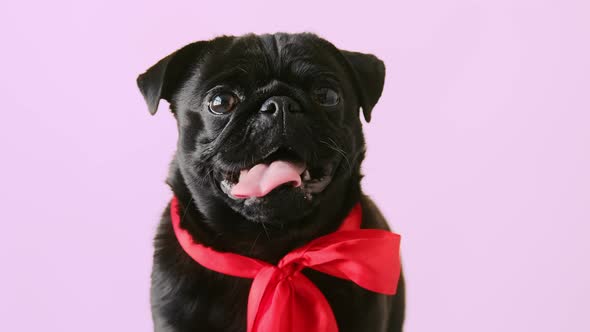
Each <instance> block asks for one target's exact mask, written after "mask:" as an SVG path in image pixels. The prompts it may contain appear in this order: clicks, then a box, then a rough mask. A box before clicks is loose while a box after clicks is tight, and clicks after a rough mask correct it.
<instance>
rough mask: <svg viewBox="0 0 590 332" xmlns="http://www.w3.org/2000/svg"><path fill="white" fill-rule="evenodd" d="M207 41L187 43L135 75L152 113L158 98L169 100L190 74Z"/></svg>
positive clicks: (155, 109) (154, 110)
mask: <svg viewBox="0 0 590 332" xmlns="http://www.w3.org/2000/svg"><path fill="white" fill-rule="evenodd" d="M208 44H209V42H208V41H199V42H195V43H192V44H189V45H187V46H185V47H183V48H181V49H179V50H178V51H176V52H174V53H172V54H170V55H168V56H167V57H165V58H164V59H162V60H160V61H158V63H156V64H155V65H153V66H152V67H150V68H149V69H148V70H147V71H146V72H145V73H143V74H141V75H139V77H137V86H138V87H139V91H141V94H142V95H143V98H144V99H145V102H146V103H147V106H148V110H149V111H150V113H151V114H152V115H154V114H156V111H157V110H158V104H159V103H160V99H164V100H167V101H168V102H170V101H171V99H172V96H173V95H174V93H175V92H176V91H177V90H178V88H179V86H180V84H181V83H182V82H184V81H185V80H186V79H187V78H188V77H189V76H190V74H191V72H192V70H193V66H192V65H194V64H196V63H198V62H199V60H200V59H201V58H202V56H203V54H205V52H206V50H207V46H208Z"/></svg>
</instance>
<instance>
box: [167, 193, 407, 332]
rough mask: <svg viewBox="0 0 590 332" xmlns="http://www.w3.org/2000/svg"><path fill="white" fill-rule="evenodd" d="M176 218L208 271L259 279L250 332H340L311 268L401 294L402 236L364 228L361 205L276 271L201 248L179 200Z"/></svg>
mask: <svg viewBox="0 0 590 332" xmlns="http://www.w3.org/2000/svg"><path fill="white" fill-rule="evenodd" d="M170 214H171V217H172V225H173V227H174V232H175V233H176V237H177V238H178V242H179V243H180V245H181V246H182V248H183V249H184V251H185V252H186V253H187V254H188V255H189V256H190V257H192V258H193V259H194V260H195V261H197V262H198V263H199V264H201V265H202V266H204V267H206V268H208V269H210V270H213V271H216V272H219V273H223V274H227V275H231V276H234V277H240V278H249V279H254V281H253V282H252V287H251V288H250V294H249V297H248V332H274V331H281V332H303V331H326V332H337V331H338V326H337V325H336V319H335V318H334V313H333V312H332V309H331V308H330V305H329V304H328V301H327V300H326V298H325V297H324V295H323V294H322V293H321V292H320V290H319V289H318V288H317V287H316V286H315V285H314V284H313V283H312V282H311V281H310V280H309V279H308V278H307V277H306V276H304V275H303V274H302V273H301V270H302V269H303V268H311V269H314V270H317V271H320V272H323V273H326V274H329V275H331V276H334V277H337V278H342V279H346V280H351V281H353V282H354V283H356V284H357V285H359V286H360V287H363V288H365V289H367V290H370V291H373V292H376V293H382V294H387V295H393V294H395V292H396V290H397V283H398V280H399V276H400V268H401V267H400V259H399V243H400V236H399V235H398V234H395V233H392V232H388V231H384V230H377V229H360V224H361V217H362V211H361V206H360V204H356V205H355V207H354V208H353V209H352V210H351V211H350V214H349V215H348V216H347V217H346V219H344V222H343V223H342V225H341V226H340V228H339V229H338V230H337V231H336V232H334V233H331V234H328V235H325V236H322V237H319V238H317V239H315V240H312V241H311V242H309V243H308V244H307V245H305V246H303V247H300V248H297V249H295V250H293V251H291V252H290V253H288V254H287V255H286V256H285V257H283V258H282V259H281V260H280V261H279V263H278V264H277V265H276V266H274V265H271V264H268V263H266V262H263V261H260V260H257V259H254V258H250V257H246V256H241V255H238V254H234V253H229V252H218V251H215V250H213V249H212V248H209V247H206V246H204V245H202V244H199V243H195V242H194V241H193V239H192V237H191V235H190V234H189V233H188V232H187V231H186V230H185V229H183V228H181V227H180V214H179V203H178V199H177V198H176V197H174V198H173V199H172V203H171V208H170Z"/></svg>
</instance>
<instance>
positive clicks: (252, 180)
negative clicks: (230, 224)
mask: <svg viewBox="0 0 590 332" xmlns="http://www.w3.org/2000/svg"><path fill="white" fill-rule="evenodd" d="M304 170H305V166H304V165H302V164H294V163H292V162H288V161H284V160H277V161H273V162H272V163H271V164H270V165H266V164H258V165H256V166H254V167H252V168H251V169H249V170H243V171H242V172H241V173H240V179H239V180H238V183H236V184H235V185H234V186H233V187H232V189H231V194H232V195H233V196H235V197H239V198H248V197H262V196H264V195H266V194H268V193H269V192H271V191H272V190H273V189H275V188H276V187H278V186H280V185H282V184H285V183H290V182H291V183H293V186H294V187H299V186H301V175H300V174H301V173H303V171H304Z"/></svg>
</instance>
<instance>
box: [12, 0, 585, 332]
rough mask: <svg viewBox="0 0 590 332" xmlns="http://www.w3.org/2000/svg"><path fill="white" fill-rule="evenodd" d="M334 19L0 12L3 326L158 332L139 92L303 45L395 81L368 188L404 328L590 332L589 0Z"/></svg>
mask: <svg viewBox="0 0 590 332" xmlns="http://www.w3.org/2000/svg"><path fill="white" fill-rule="evenodd" d="M215 3H217V4H215ZM343 3H344V2H343V1H338V2H327V1H319V0H314V1H298V2H296V1H290V2H280V4H279V2H278V1H266V2H263V1H241V2H238V1H234V2H229V1H224V2H216V1H208V2H206V3H205V2H201V3H199V2H197V1H191V2H188V1H187V2H173V1H169V2H163V1H135V2H131V1H110V2H107V1H94V2H89V1H58V2H56V1H37V2H36V3H35V2H28V1H18V2H17V1H13V2H10V6H8V5H7V3H3V4H2V5H1V6H2V7H3V8H0V13H1V14H0V16H1V17H0V25H1V26H0V28H1V29H0V37H1V38H0V40H1V45H2V55H1V61H0V69H1V71H0V73H1V74H0V93H1V96H2V98H1V103H2V105H1V106H2V111H1V114H2V116H1V119H0V147H1V150H0V151H1V153H2V158H1V160H2V162H1V164H0V165H1V166H0V167H1V172H0V183H1V184H2V185H1V186H0V205H1V217H0V218H1V222H2V224H1V225H2V229H1V231H0V267H1V272H0V278H1V280H0V317H1V318H0V320H1V325H2V330H3V331H149V330H151V328H152V323H151V316H150V312H149V304H148V298H149V294H148V287H149V273H150V269H151V253H152V247H151V239H152V236H153V233H154V229H155V226H156V223H157V221H158V218H159V215H160V213H161V211H162V209H163V208H164V206H165V205H166V203H167V201H168V199H169V198H170V191H169V189H168V188H167V187H166V186H165V185H164V182H163V181H164V179H165V176H166V171H167V167H168V163H169V160H170V157H171V156H172V153H173V150H174V147H175V140H176V128H175V124H174V121H173V119H172V117H171V116H170V115H169V114H168V112H167V110H166V107H162V109H161V111H160V113H158V114H157V116H155V117H151V116H149V114H148V112H147V108H146V105H145V104H144V102H143V100H142V98H141V96H140V94H139V92H138V91H137V89H136V87H135V78H136V76H137V75H138V74H139V73H141V72H143V71H144V70H145V69H146V68H148V67H149V66H150V65H152V64H153V63H155V62H156V61H157V60H158V59H160V58H161V57H163V56H165V55H167V54H168V53H170V52H172V51H173V50H175V49H176V48H178V47H180V46H182V45H184V44H186V43H188V42H191V41H195V40H199V39H208V38H211V37H214V36H217V35H219V34H242V33H246V32H258V33H262V32H275V31H291V32H297V31H312V32H316V33H319V34H320V35H322V36H324V37H326V38H327V39H329V40H330V41H332V42H333V43H335V44H336V45H337V46H339V47H341V48H346V49H350V50H357V51H363V52H371V53H374V54H376V55H378V56H379V57H380V58H382V59H383V60H384V61H385V63H386V64H387V68H388V75H387V80H386V84H385V91H384V93H383V98H382V100H381V102H380V103H379V104H378V106H377V107H376V109H375V110H374V121H373V122H372V123H370V124H368V125H366V126H365V131H366V134H367V137H368V157H367V160H366V163H365V164H364V171H365V173H366V174H367V176H366V178H365V180H364V187H365V189H366V191H367V192H368V193H369V194H371V196H372V197H373V198H374V199H375V200H376V201H377V203H378V204H379V205H380V206H381V208H382V209H383V211H384V213H385V215H386V216H387V217H388V218H389V221H390V223H391V224H392V225H393V226H394V228H395V229H396V230H397V231H398V232H399V233H401V234H402V235H403V253H402V255H403V260H404V264H405V273H406V277H407V285H408V299H407V305H408V312H407V324H406V331H410V332H412V331H490V332H492V331H537V332H538V331H547V332H549V331H590V318H589V317H588V313H589V312H590V267H589V263H588V262H589V261H590V258H589V253H590V241H589V240H588V238H589V233H590V2H588V1H587V0H579V1H565V0H555V1H542V0H536V1H533V0H531V1H524V0H521V1H515V0H501V1H499V0H493V1H492V0H490V1H468V0H451V1H438V0H416V1H369V0H363V1H358V2H355V3H358V5H355V6H352V5H344V4H343ZM6 7H8V8H6Z"/></svg>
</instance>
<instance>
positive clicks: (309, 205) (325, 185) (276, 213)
mask: <svg viewBox="0 0 590 332" xmlns="http://www.w3.org/2000/svg"><path fill="white" fill-rule="evenodd" d="M338 166H339V165H338V161H337V160H335V161H333V162H330V163H328V164H327V165H326V166H322V167H315V168H311V169H305V170H304V171H303V173H302V174H301V184H300V185H299V186H294V185H293V184H292V183H286V184H282V185H280V186H278V187H276V188H274V189H273V190H271V191H270V192H268V193H267V194H265V195H264V196H261V197H236V196H234V195H233V194H232V188H233V186H235V185H236V182H237V175H236V174H235V173H231V172H216V173H218V174H219V175H218V176H216V177H215V180H214V181H216V184H215V187H216V190H217V191H218V195H219V196H221V197H222V198H223V200H224V201H225V202H226V203H227V204H228V205H229V206H230V207H231V208H232V209H233V210H234V211H236V212H238V213H240V214H241V215H242V216H244V217H245V218H246V219H248V220H250V221H252V222H257V223H264V224H267V225H277V226H280V227H283V226H285V225H287V224H294V223H296V222H297V221H299V220H301V219H303V218H304V217H305V216H307V215H308V214H310V213H311V212H312V211H313V210H314V208H315V207H317V205H319V203H320V201H321V199H322V196H323V195H324V194H325V193H326V192H327V191H328V189H329V187H330V185H331V184H332V182H333V179H334V177H335V176H336V171H337V169H338Z"/></svg>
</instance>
